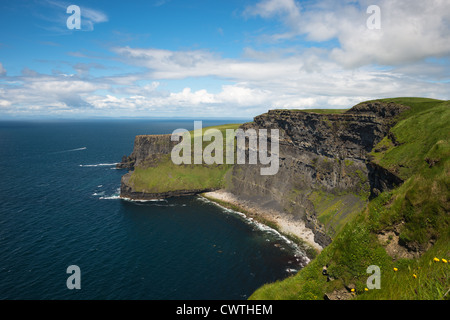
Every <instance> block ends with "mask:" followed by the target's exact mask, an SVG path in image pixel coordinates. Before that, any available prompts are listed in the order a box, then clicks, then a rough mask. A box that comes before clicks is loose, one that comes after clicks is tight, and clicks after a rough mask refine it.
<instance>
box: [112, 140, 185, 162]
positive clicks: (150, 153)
mask: <svg viewBox="0 0 450 320" xmlns="http://www.w3.org/2000/svg"><path fill="white" fill-rule="evenodd" d="M170 137H171V135H170V134H161V135H140V136H136V138H135V139H134V148H133V152H132V153H131V154H130V155H129V156H126V155H125V156H123V157H122V161H121V162H120V163H118V164H117V165H116V167H117V168H118V169H133V168H134V167H135V166H139V165H142V164H145V162H148V161H149V159H151V158H152V157H154V156H157V155H163V154H170V152H171V151H172V148H173V147H174V146H175V145H176V144H177V143H178V142H176V141H171V139H170Z"/></svg>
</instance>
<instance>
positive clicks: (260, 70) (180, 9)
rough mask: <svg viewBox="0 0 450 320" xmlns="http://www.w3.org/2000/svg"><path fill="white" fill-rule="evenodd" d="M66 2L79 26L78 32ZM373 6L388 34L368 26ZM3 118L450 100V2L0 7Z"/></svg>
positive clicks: (179, 1)
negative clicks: (398, 98) (408, 99)
mask: <svg viewBox="0 0 450 320" xmlns="http://www.w3.org/2000/svg"><path fill="white" fill-rule="evenodd" d="M69 5H77V6H79V7H80V9H81V29H80V30H69V29H68V28H67V26H66V21H67V19H68V18H69V17H70V15H71V14H68V13H66V9H67V7H68V6H69ZM370 5H377V6H378V8H380V15H379V18H380V23H381V24H380V28H379V29H370V28H368V26H367V19H368V18H369V17H370V16H371V14H370V13H367V8H368V7H369V6H370ZM0 15H1V19H0V28H1V30H2V33H1V37H0V119H2V118H3V119H9V118H89V117H161V116H162V117H202V118H204V117H225V118H229V117H236V118H243V117H252V116H256V115H258V114H260V113H263V112H266V111H267V110H268V109H273V108H348V107H351V106H353V105H354V104H356V103H358V102H360V101H364V100H368V99H374V98H383V97H396V96H425V97H431V98H439V99H449V97H448V92H450V81H449V80H450V79H449V78H450V59H449V58H450V2H444V1H439V0H427V1H416V0H396V1H390V0H380V1H375V0H374V1H367V0H352V1H350V0H342V1H332V0H318V1H311V0H307V1H295V0H253V1H250V0H239V1H238V0H227V1H222V0H214V1H211V0H189V1H186V0H145V1H144V0H142V1H138V0H134V1H117V0H114V1H111V0H110V1H104V0H95V1H93V0H91V1H81V0H70V1H57V0H41V1H37V0H35V1H30V0H27V1H24V0H15V1H2V2H1V3H0Z"/></svg>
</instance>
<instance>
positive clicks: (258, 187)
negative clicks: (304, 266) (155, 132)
mask: <svg viewBox="0 0 450 320" xmlns="http://www.w3.org/2000/svg"><path fill="white" fill-rule="evenodd" d="M406 108H407V107H404V106H401V105H397V104H393V103H382V102H368V103H363V104H360V105H357V106H355V107H353V108H352V109H350V110H348V111H347V112H346V113H343V114H319V113H311V112H303V111H296V110H272V111H269V112H268V113H265V114H262V115H260V116H257V117H255V118H254V121H253V122H251V123H246V124H244V125H243V126H242V127H241V128H242V129H244V130H246V129H255V130H258V129H278V130H279V134H280V141H279V146H280V150H279V154H280V159H279V163H280V167H279V170H278V173H277V174H275V175H273V176H262V175H260V168H261V166H260V165H248V164H244V165H237V164H236V165H234V167H233V169H232V170H231V171H230V172H229V173H228V174H227V177H226V181H227V183H226V185H227V187H226V189H227V190H228V191H230V192H232V193H233V194H235V195H236V196H237V197H238V198H240V199H242V200H245V201H250V202H252V203H255V205H256V206H259V207H262V208H265V209H272V210H276V211H278V212H279V213H280V214H286V215H289V218H291V219H292V218H293V219H299V220H303V221H305V222H306V226H307V227H309V228H310V229H311V230H313V232H314V234H315V242H317V243H318V244H320V245H322V246H326V245H328V244H329V243H330V242H331V237H333V235H334V234H335V233H336V232H338V231H339V229H340V227H342V225H343V224H344V223H345V221H346V220H347V219H349V218H350V217H351V215H352V214H354V213H355V212H359V211H360V210H361V209H362V208H363V206H364V205H365V203H366V201H367V199H368V198H369V196H370V195H371V194H377V193H378V192H380V191H383V190H385V189H389V188H392V187H393V186H394V185H397V184H400V183H401V182H402V181H401V179H399V178H398V177H397V176H395V175H394V174H393V173H391V172H389V171H388V170H386V169H384V168H381V167H379V166H377V165H376V164H374V163H372V162H371V161H370V160H369V159H368V153H369V152H370V151H371V150H372V148H373V147H374V146H375V145H376V144H377V143H378V142H379V141H381V140H382V139H383V137H385V136H386V135H387V134H388V133H389V129H390V127H391V126H392V125H393V119H394V118H395V116H396V115H397V114H399V113H400V112H402V111H403V110H405V109H406ZM175 144H176V142H172V141H170V135H160V136H137V137H136V140H135V145H134V150H133V152H132V154H131V155H130V156H128V157H127V156H124V158H123V159H122V163H120V164H119V165H118V167H119V168H128V169H131V168H133V167H135V166H145V165H147V166H148V165H151V164H152V162H154V159H155V158H157V157H158V156H160V155H164V154H169V153H170V152H171V150H172V148H173V146H174V145H175ZM269 150H270V148H269ZM247 151H248V150H247ZM247 159H248V158H247ZM129 178H130V173H128V174H127V175H125V176H124V177H123V178H122V187H121V195H122V196H125V197H130V198H140V199H143V198H144V199H145V198H149V197H150V198H158V197H159V198H162V197H165V196H171V195H173V194H159V195H158V194H151V195H145V194H139V195H137V194H135V193H134V191H133V189H132V187H130V185H129V183H128V181H129ZM198 191H199V190H192V192H189V191H186V194H195V193H198Z"/></svg>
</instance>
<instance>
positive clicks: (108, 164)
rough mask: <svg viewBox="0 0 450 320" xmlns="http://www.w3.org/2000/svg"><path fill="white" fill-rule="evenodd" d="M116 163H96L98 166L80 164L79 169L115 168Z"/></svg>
mask: <svg viewBox="0 0 450 320" xmlns="http://www.w3.org/2000/svg"><path fill="white" fill-rule="evenodd" d="M116 164H117V163H98V164H80V167H108V166H115V165H116Z"/></svg>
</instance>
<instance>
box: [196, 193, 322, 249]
mask: <svg viewBox="0 0 450 320" xmlns="http://www.w3.org/2000/svg"><path fill="white" fill-rule="evenodd" d="M204 195H205V197H207V198H210V199H216V200H220V201H223V202H226V203H230V204H232V205H234V206H236V207H238V208H242V210H243V211H244V213H249V214H251V215H252V216H253V217H254V218H256V219H257V218H258V217H261V218H263V219H264V220H269V221H272V222H274V223H276V224H277V225H278V228H279V231H280V232H281V233H284V234H293V235H295V236H297V237H299V238H301V239H303V240H304V241H305V242H306V243H308V244H309V245H311V246H312V247H314V248H315V249H317V250H319V251H321V250H322V247H321V246H320V245H319V244H317V243H316V242H314V234H313V232H312V231H311V230H310V229H308V228H307V227H306V226H305V223H304V222H303V221H298V220H294V219H291V218H289V216H288V215H287V214H285V213H282V212H279V211H274V210H267V209H264V208H261V207H258V206H257V205H255V204H254V203H250V202H249V201H243V200H241V199H239V198H238V197H236V196H235V195H234V194H232V193H230V192H227V191H225V190H217V191H212V192H207V193H205V194H204Z"/></svg>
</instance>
